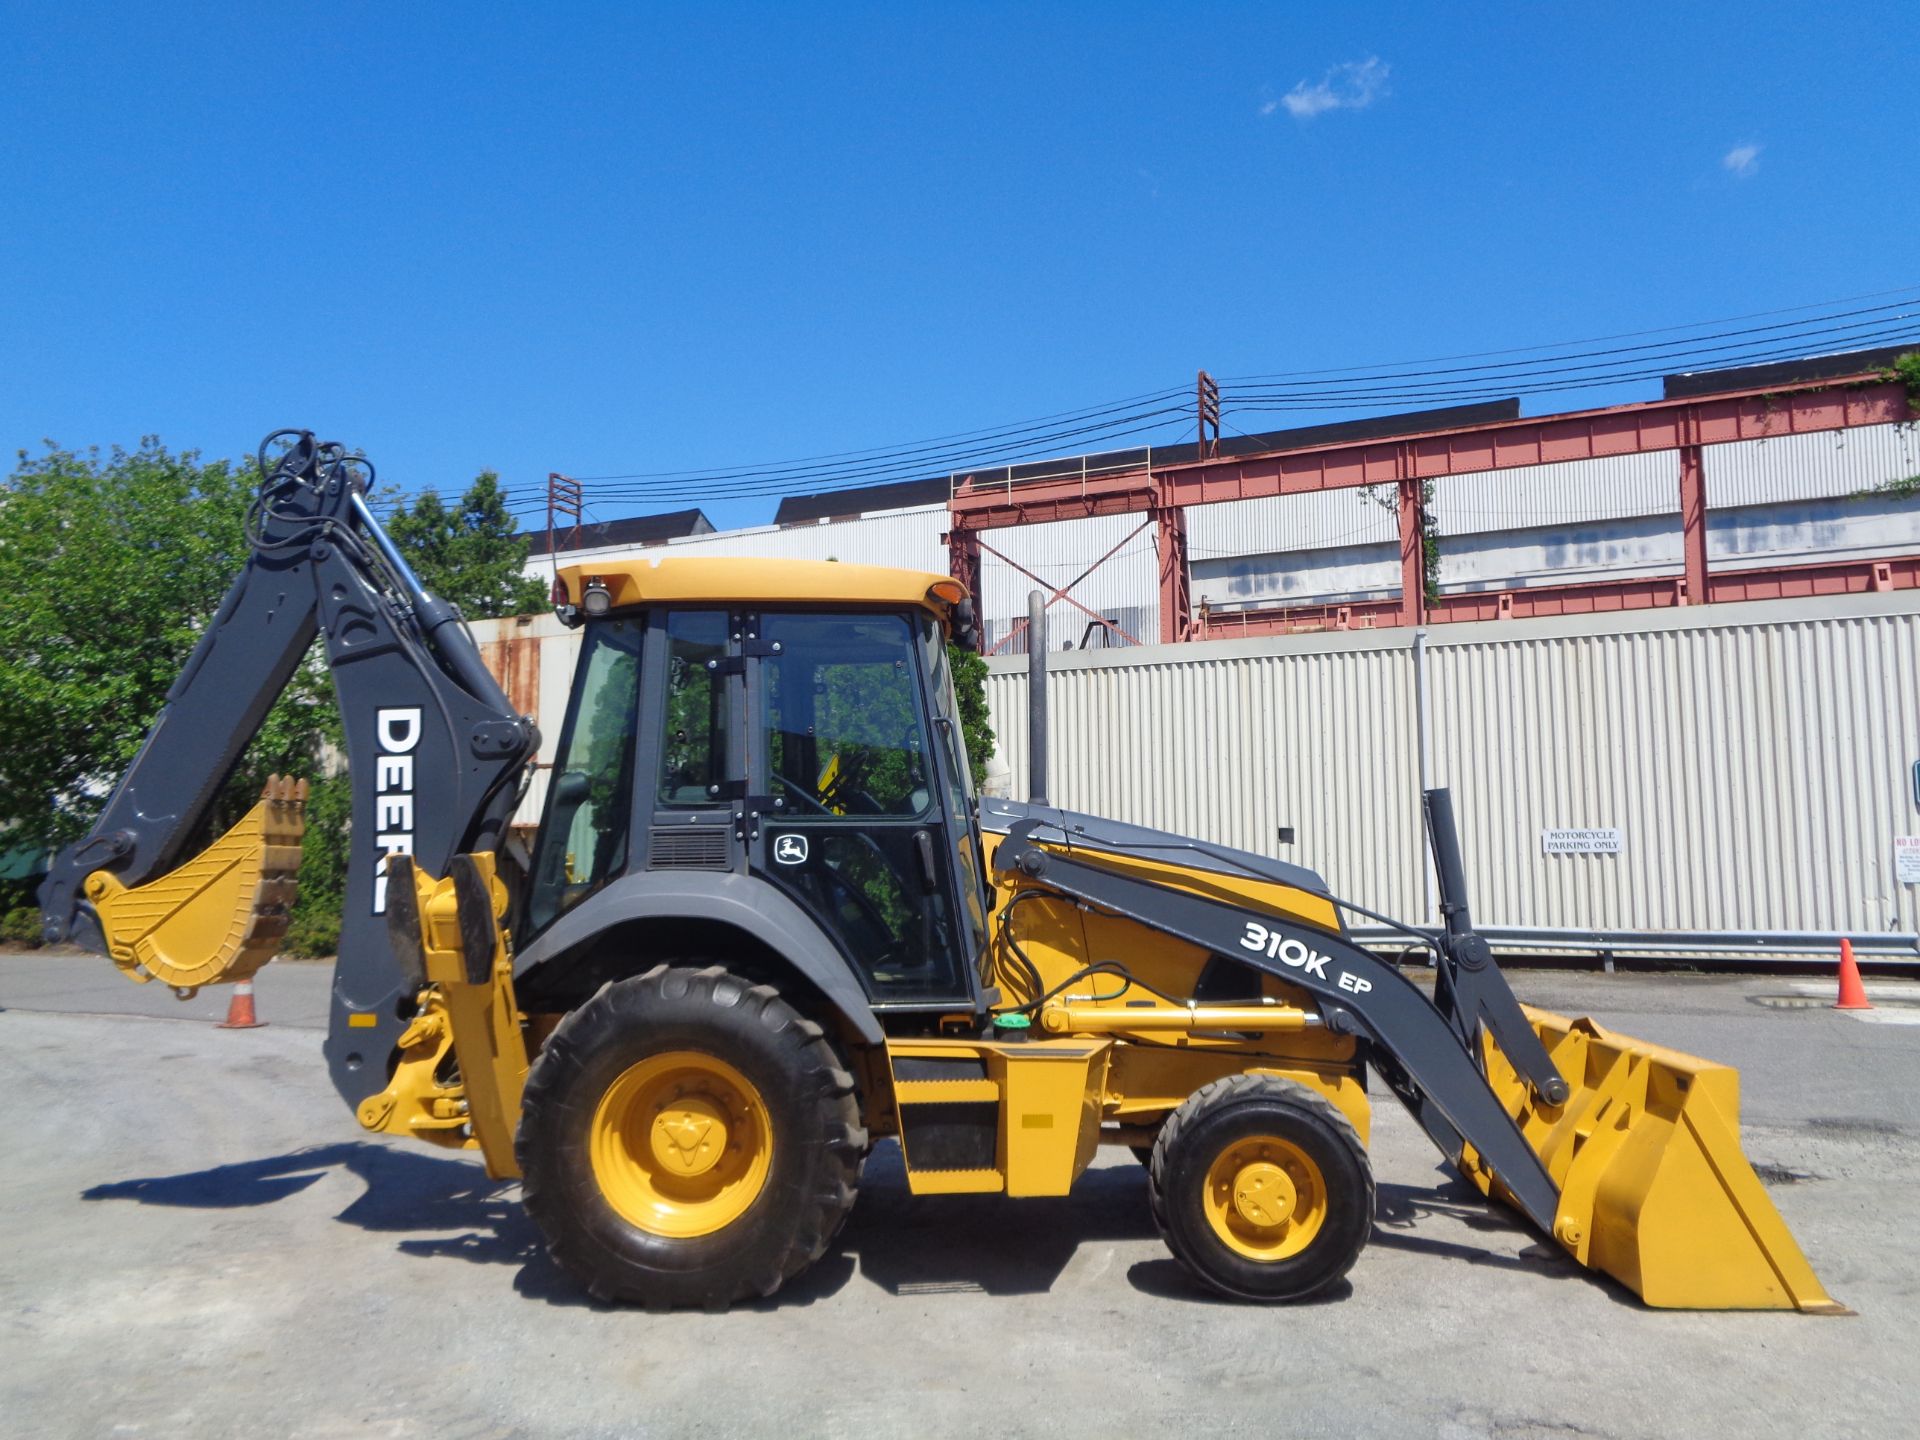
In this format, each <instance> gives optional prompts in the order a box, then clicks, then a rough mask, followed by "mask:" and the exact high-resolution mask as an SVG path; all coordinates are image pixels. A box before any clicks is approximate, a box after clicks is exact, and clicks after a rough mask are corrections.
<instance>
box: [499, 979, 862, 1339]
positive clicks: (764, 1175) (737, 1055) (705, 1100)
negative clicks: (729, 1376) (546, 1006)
mask: <svg viewBox="0 0 1920 1440" xmlns="http://www.w3.org/2000/svg"><path fill="white" fill-rule="evenodd" d="M866 1149H867V1133H866V1131H865V1130H864V1129H863V1128H862V1126H861V1124H860V1111H859V1106H858V1103H857V1101H856V1100H855V1097H854V1086H853V1077H852V1076H851V1075H849V1074H848V1073H847V1072H846V1070H844V1069H843V1068H841V1066H840V1063H839V1061H838V1058H837V1057H836V1056H835V1054H834V1052H833V1050H832V1048H831V1047H830V1046H829V1045H828V1044H827V1041H826V1037H825V1034H824V1033H823V1032H822V1030H821V1028H820V1027H819V1026H818V1025H816V1024H814V1023H813V1022H812V1021H810V1020H806V1019H804V1018H802V1017H801V1016H800V1015H799V1014H798V1013H797V1012H795V1011H794V1009H793V1008H792V1007H791V1006H789V1005H788V1004H787V1003H786V1002H785V1001H784V1000H782V999H781V998H780V996H779V994H778V993H777V992H776V991H775V990H774V989H773V988H772V987H770V986H766V985H752V984H749V983H748V982H747V981H746V980H744V979H742V978H741V977H739V976H737V975H733V974H730V973H729V972H728V971H727V970H725V969H724V968H723V967H720V966H712V967H710V968H707V969H703V970H695V969H690V968H684V967H678V968H670V967H668V966H665V965H661V966H658V967H656V968H655V969H653V970H651V971H649V972H648V973H647V974H645V975H640V976H636V977H634V978H632V979H628V980H621V981H616V982H613V983H611V984H608V985H605V986H603V987H602V988H601V990H600V993H599V994H597V995H595V996H594V997H593V999H591V1000H589V1001H588V1002H587V1003H586V1004H585V1005H582V1006H581V1007H580V1008H579V1009H577V1010H574V1011H573V1012H571V1013H570V1014H569V1015H568V1016H567V1017H566V1018H565V1019H564V1020H562V1021H561V1022H560V1025H559V1026H558V1027H557V1028H556V1029H555V1030H554V1032H553V1034H552V1035H551V1036H550V1037H549V1038H548V1040H547V1043H546V1046H545V1048H544V1049H543V1050H542V1051H541V1052H540V1058H539V1060H538V1061H537V1062H536V1063H535V1064H534V1066H533V1069H532V1071H531V1073H530V1074H529V1075H528V1077H527V1086H526V1094H525V1097H524V1100H523V1103H522V1107H521V1115H520V1128H519V1132H518V1135H517V1136H516V1138H515V1143H514V1154H515V1157H516V1158H517V1159H518V1161H519V1163H520V1170H521V1175H522V1177H523V1179H522V1194H523V1196H524V1199H525V1203H526V1207H527V1211H528V1213H529V1214H531V1215H532V1216H533V1219H534V1221H535V1223H536V1224H538V1225H539V1227H540V1230H541V1232H542V1233H543V1234H544V1236H545V1237H546V1241H547V1249H548V1252H549V1253H550V1254H551V1255H552V1256H553V1258H554V1261H555V1262H556V1263H557V1264H558V1265H559V1266H560V1267H561V1268H562V1269H563V1270H565V1271H566V1272H567V1273H568V1274H569V1275H571V1276H573V1277H574V1278H575V1279H577V1280H578V1281H579V1282H580V1283H581V1284H582V1285H583V1286H585V1287H586V1289H587V1290H588V1291H590V1292H591V1293H592V1294H593V1295H594V1296H596V1297H597V1298H599V1299H602V1300H620V1301H634V1302H638V1303H640V1304H643V1305H646V1306H648V1307H649V1308H655V1309H664V1308H671V1307H673V1306H682V1305H700V1306H705V1307H707V1308H709V1309H724V1308H725V1307H726V1306H727V1305H729V1304H731V1303H732V1302H733V1301H735V1300H740V1299H744V1298H746V1297H748V1296H754V1295H762V1296H764V1295H771V1294H773V1293H774V1291H776V1290H778V1289H779V1288H780V1287H781V1285H783V1284H785V1283H786V1282H787V1281H788V1280H790V1279H792V1278H793V1277H794V1276H795V1275H797V1274H799V1273H800V1272H801V1271H802V1270H804V1269H806V1268H807V1266H808V1265H810V1264H812V1263H813V1261H815V1260H816V1259H818V1258H819V1257H820V1256H821V1255H822V1254H823V1253H824V1252H825V1251H826V1249H827V1246H828V1245H829V1244H830V1243H831V1242H832V1240H833V1237H834V1236H835V1235H836V1234H837V1233H838V1232H839V1229H840V1226H841V1224H842V1223H843V1222H844V1221H845V1220H846V1217H847V1213H848V1212H849V1211H850V1210H851V1209H852V1208H853V1200H854V1193H855V1187H856V1186H857V1184H858V1181H859V1173H860V1162H861V1159H862V1157H863V1155H864V1153H865V1151H866Z"/></svg>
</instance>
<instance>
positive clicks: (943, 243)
mask: <svg viewBox="0 0 1920 1440" xmlns="http://www.w3.org/2000/svg"><path fill="white" fill-rule="evenodd" d="M681 8H682V7H676V9H675V12H674V13H669V11H668V9H667V7H652V6H633V5H606V6H597V5H586V4H578V5H569V4H554V5H549V6H511V7H509V6H503V5H489V4H471V3H470V4H462V5H454V4H447V3H429V0H419V3H409V4H405V5H394V4H392V3H381V4H366V5H347V4H337V5H313V6H305V5H295V4H281V5H275V6H260V5H233V6H223V5H219V4H213V3H208V4H202V5H195V6H179V5H177V4H176V5H168V6H158V5H155V6H145V5H135V4H116V5H111V6H97V7H87V6H54V5H50V4H49V5H42V6H24V5H17V4H11V3H4V4H0V65H4V70H3V71H0V73H4V76H5V82H6V83H5V84H4V85H0V196H4V197H5V205H6V211H7V213H6V217H5V219H4V222H0V443H4V444H5V445H6V446H7V448H8V451H9V452H11V451H13V450H15V449H18V448H21V447H31V448H37V446H38V442H39V441H40V439H41V438H42V437H50V438H52V439H55V440H57V441H58V442H60V443H61V444H63V445H69V446H83V445H91V444H98V445H111V444H116V443H117V444H126V445H131V444H133V443H134V442H136V441H137V439H138V438H139V437H140V436H141V435H143V434H147V433H155V434H158V435H159V436H160V437H161V438H162V439H163V440H164V441H165V442H166V443H168V444H170V445H172V446H175V447H181V448H187V447H192V448H199V449H201V450H203V451H204V452H206V453H208V454H212V455H222V454H237V453H239V452H241V451H244V450H246V449H248V448H249V447H250V446H251V445H252V444H253V443H254V442H255V441H256V440H257V439H258V437H259V436H260V435H261V434H263V433H264V432H265V431H267V430H269V429H272V428H276V427H279V426H282V425H309V426H312V427H314V428H316V429H320V430H323V431H325V432H327V434H328V435H329V436H331V437H334V438H339V439H342V440H345V441H347V442H348V443H350V444H354V445H358V446H361V447H363V448H364V449H365V450H366V451H367V453H369V454H370V455H371V456H372V457H373V458H374V459H375V461H376V462H377V463H378V464H379V466H380V469H381V473H382V476H383V478H386V479H390V480H394V481H397V482H399V483H401V484H402V485H405V486H407V487H409V488H414V487H419V486H422V485H427V484H437V485H439V486H440V487H441V488H442V489H443V490H444V489H457V488H459V487H460V486H461V485H463V484H464V483H465V481H466V480H467V479H469V478H470V477H471V476H472V475H473V474H474V473H475V472H476V471H477V470H479V469H481V468H483V467H491V468H494V469H497V470H499V471H501V472H502V474H503V475H504V476H505V477H506V479H507V481H508V483H509V485H510V486H511V487H512V488H513V489H514V491H515V493H516V494H518V495H520V496H522V497H525V498H527V499H529V500H531V499H533V498H535V497H536V496H538V495H540V494H542V493H544V485H545V476H546V474H547V472H548V471H549V470H562V471H567V472H570V473H574V474H579V475H589V476H591V475H602V474H625V473H629V472H634V471H653V470H674V469H683V468H693V467H705V466H717V465H725V464H731V463H737V462H750V461H760V460H774V459H782V458H787V457H794V456H809V455H815V454H819V453H823V452H831V451H842V450H849V449H855V448H862V447H868V446H880V445H885V444H890V443H894V442H906V441H911V440H914V439H917V438H919V437H923V436H936V435H944V434H948V433H951V432H954V431H960V430H966V429H971V428H975V427H983V426H988V425H995V424H1000V423H1006V422H1013V421H1017V420H1021V419H1023V418H1026V417H1031V416H1040V415H1047V414H1051V413H1053V412H1057V411H1063V410H1067V409H1071V408H1075V407H1080V406H1089V405H1094V404H1097V403H1099V402H1102V401H1105V400H1108V399H1110V398H1115V397H1122V396H1130V395H1134V394H1137V393H1140V392H1144V391H1150V390H1157V389H1159V388H1160V387H1163V386H1171V385H1181V384H1188V383H1190V382H1191V380H1192V376H1193V372H1194V371H1195V369H1196V368H1198V367H1202V366H1204V367H1207V368H1208V369H1210V370H1211V371H1213V372H1214V373H1216V374H1223V375H1239V374H1250V373H1262V372H1271V371H1280V370H1295V369H1305V368H1314V367H1326V366H1342V365H1356V364H1364V363H1369V362H1378V361H1393V360H1401V359H1408V358H1416V357H1427V356H1433V355H1446V354H1453V353H1459V352H1465V351H1479V350H1486V349H1494V348H1503V347H1507V346H1517V345H1531V344H1539V343H1544V342H1550V341H1559V340H1570V339H1579V338H1584V337H1588V336H1597V335H1605V334H1612V333H1617V332H1621V331H1631V330H1639V329H1644V328H1648V327H1655V326H1664V325H1674V324H1679V323H1683V322H1691V321H1697V320H1707V319H1713V318H1716V317H1721V316H1733V315H1742V314H1748V313H1752V312H1756V311H1766V310H1772V309H1775V308H1777V307H1782V306H1791V305H1799V304H1807V303H1811V302H1817V301H1823V300H1828V299H1832V298H1837V297H1842V296H1850V295H1857V294H1864V293H1868V292H1875V291H1882V290H1888V289H1892V288H1894V287H1900V286H1909V285H1913V284H1915V283H1920V262H1916V261H1915V260H1914V259H1913V254H1914V249H1915V244H1914V241H1915V232H1916V226H1915V221H1916V218H1920V216H1917V214H1916V211H1917V209H1920V201H1917V198H1916V197H1920V188H1916V186H1915V184H1914V181H1913V178H1912V168H1911V167H1912V134H1913V126H1912V99H1911V90H1912V79H1913V76H1914V75H1915V73H1916V61H1920V43H1917V42H1916V40H1915V38H1914V36H1915V30H1914V27H1913V25H1912V14H1911V8H1910V6H1901V5H1896V4H1872V3H1862V4H1857V5H1853V6H1850V7H1848V8H1847V9H1846V10H1845V11H1844V12H1835V11H1832V10H1829V9H1826V8H1825V7H1815V6H1799V7H1787V6H1769V5H1765V4H1758V5H1756V4H1753V3H1747V4H1741V5H1719V4H1693V5H1685V6H1652V5H1649V6H1626V5H1593V6H1565V5H1552V6H1548V5H1529V6H1502V5H1485V6H1465V5H1462V6H1392V5H1381V4H1375V5H1368V6H1352V5H1339V6H1335V5H1324V6H1296V5H1278V4H1271V3H1270V4H1265V5H1250V6H1197V5H1186V6H1179V7H1173V6H1168V7H1165V8H1164V9H1161V8H1152V7H1132V6H1125V5H1118V4H1108V5H1093V4H1089V5H1084V6H1057V7H1033V6H1019V7H1016V6H1011V5H1008V6H1004V7H1003V6H991V5H948V6H942V7H932V6H900V5H892V6H873V7H857V6H842V7H833V8H829V7H820V8H818V9H807V10H803V9H801V8H800V7H788V6H781V7H771V6H769V7H753V6H745V7H721V6H715V7H684V9H685V10H686V11H691V12H694V13H691V14H689V13H679V12H680V10H681ZM1636 393H1650V391H1648V390H1646V389H1645V388H1644V387H1643V389H1642V391H1640V392H1636ZM1604 398H1616V397H1610V396H1609V397H1595V396H1592V395H1584V396H1572V397H1567V398H1566V399H1565V400H1564V401H1558V402H1556V401H1553V400H1546V401H1530V402H1529V408H1530V409H1531V410H1534V411H1538V410H1542V409H1560V408H1569V407H1571V406H1573V405H1578V404H1588V403H1596V401H1597V400H1598V399H1604ZM1622 398H1631V397H1630V396H1628V397H1622ZM1233 418H1234V417H1233V416H1232V415H1231V414H1230V415H1229V419H1230V420H1231V419H1233ZM1262 423H1269V424H1270V423H1273V422H1272V421H1271V420H1266V421H1252V420H1243V425H1244V426H1246V428H1256V427H1257V426H1258V425H1259V424H1262ZM1168 438H1170V439H1171V438H1178V437H1177V435H1175V434H1173V433H1172V432H1169V436H1168ZM593 493H594V492H593V486H592V484H591V483H590V484H589V489H588V494H589V499H590V500H592V499H593ZM633 508H635V507H634V506H633V505H632V504H631V503H624V504H616V503H602V504H600V505H599V506H597V507H596V509H597V510H598V511H599V513H601V514H602V515H607V516H610V515H612V514H617V513H629V512H630V511H631V510H632V509H633ZM771 509H772V506H771V502H770V501H764V500H762V501H725V500H721V501H716V502H714V503H711V504H709V505H708V510H709V513H710V514H712V515H713V516H714V518H715V519H716V520H718V521H721V522H723V523H747V522H753V521H759V520H763V519H766V518H768V517H769V516H770V515H771Z"/></svg>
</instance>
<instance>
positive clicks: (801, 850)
mask: <svg viewBox="0 0 1920 1440" xmlns="http://www.w3.org/2000/svg"><path fill="white" fill-rule="evenodd" d="M773 858H774V859H775V860H777V861H779V862H780V863H781V864H782V865H804V864H806V863H807V837H806V836H804V835H782V836H780V837H779V838H778V839H776V840H775V841H774V842H773Z"/></svg>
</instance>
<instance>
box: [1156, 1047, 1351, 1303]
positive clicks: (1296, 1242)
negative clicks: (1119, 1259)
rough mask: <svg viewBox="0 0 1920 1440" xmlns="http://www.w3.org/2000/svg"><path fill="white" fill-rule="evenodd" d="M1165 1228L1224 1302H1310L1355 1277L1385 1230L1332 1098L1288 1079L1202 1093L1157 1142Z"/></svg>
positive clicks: (1255, 1078) (1249, 1081)
mask: <svg viewBox="0 0 1920 1440" xmlns="http://www.w3.org/2000/svg"><path fill="white" fill-rule="evenodd" d="M1147 1173H1148V1186H1147V1190H1148V1195H1149V1197H1150V1198H1151V1200H1152V1203H1153V1218H1154V1222H1155V1223H1156V1224H1157V1225H1158V1226H1159V1227H1160V1233H1161V1235H1162V1236H1163V1237H1164V1238H1165V1240H1166V1242H1167V1247H1168V1248H1169V1249H1170V1250H1172V1251H1173V1253H1174V1255H1175V1257H1176V1258H1178V1259H1179V1260H1180V1262H1181V1263H1182V1264H1184V1265H1185V1266H1186V1267H1187V1268H1188V1269H1189V1270H1191V1271H1192V1272H1193V1273H1194V1274H1195V1275H1196V1276H1198V1277H1199V1278H1200V1279H1201V1280H1202V1281H1204V1282H1205V1283H1206V1284H1207V1285H1209V1286H1211V1287H1212V1288H1213V1289H1215V1290H1218V1291H1219V1292H1220V1293H1222V1294H1223V1295H1230V1296H1232V1297H1234V1298H1235V1299H1238V1300H1254V1301H1261V1302H1266V1303H1277V1302H1282V1301H1289V1300H1305V1299H1307V1298H1309V1297H1310V1296H1313V1295H1317V1294H1319V1293H1320V1292H1321V1291H1323V1290H1325V1289H1326V1288H1327V1287H1328V1286H1330V1285H1332V1284H1333V1283H1334V1282H1335V1281H1337V1280H1338V1279H1340V1277H1341V1276H1343V1275H1345V1274H1346V1273H1347V1271H1348V1270H1349V1269H1350V1268H1351V1267H1352V1265H1353V1262H1354V1261H1355V1260H1357V1259H1358V1258H1359V1257H1360V1252H1361V1250H1362V1249H1364V1248H1365V1247H1366V1243H1367V1237H1368V1235H1369V1234H1371V1233H1372V1230H1373V1204H1374V1189H1373V1170H1372V1167H1371V1166H1370V1165H1369V1164H1368V1163H1367V1155H1366V1151H1365V1149H1364V1148H1363V1147H1362V1146H1361V1144H1360V1137H1359V1136H1358V1135H1357V1134H1355V1133H1354V1129H1353V1126H1352V1125H1351V1124H1349V1123H1348V1121H1347V1119H1346V1117H1345V1116H1344V1115H1342V1114H1341V1113H1340V1112H1339V1111H1338V1110H1337V1109H1335V1108H1334V1107H1333V1105H1332V1104H1331V1103H1329V1102H1328V1101H1327V1100H1326V1099H1324V1098H1323V1097H1322V1096H1320V1095H1319V1094H1317V1093H1316V1092H1315V1091H1313V1090H1310V1089H1309V1088H1307V1087H1306V1086H1305V1085H1302V1084H1299V1083H1298V1082H1296V1081H1292V1080H1285V1079H1282V1078H1281V1077H1280V1076H1278V1075H1257V1074H1243V1075H1230V1076H1228V1077H1226V1078H1225V1079H1222V1080H1216V1081H1214V1082H1213V1083H1212V1084H1210V1085H1205V1086H1202V1087H1201V1088H1200V1089H1199V1090H1196V1091H1195V1092H1194V1093H1193V1094H1192V1095H1191V1096H1190V1097H1188V1099H1187V1101H1186V1103H1185V1104H1183V1105H1182V1106H1181V1107H1180V1108H1179V1109H1178V1110H1176V1111H1174V1113H1173V1115H1172V1116H1171V1117H1170V1118H1169V1119H1168V1120H1167V1123H1166V1125H1165V1127H1164V1128H1162V1130H1161V1131H1160V1135H1159V1138H1158V1140H1157V1141H1156V1142H1155V1143H1154V1147H1153V1163H1152V1164H1151V1166H1149V1168H1148V1172H1147Z"/></svg>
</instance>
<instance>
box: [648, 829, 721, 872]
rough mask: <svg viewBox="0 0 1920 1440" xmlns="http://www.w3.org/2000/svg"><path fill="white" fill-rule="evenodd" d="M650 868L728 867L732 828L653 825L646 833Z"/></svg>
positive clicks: (693, 868) (696, 868)
mask: <svg viewBox="0 0 1920 1440" xmlns="http://www.w3.org/2000/svg"><path fill="white" fill-rule="evenodd" d="M647 868H648V869H649V870H731V869H732V868H733V830H732V827H730V826H726V825H688V826H686V827H684V828H682V829H668V828H666V827H664V826H657V825H656V826H655V827H654V828H653V829H652V830H651V831H650V832H649V834H648V841H647Z"/></svg>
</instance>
